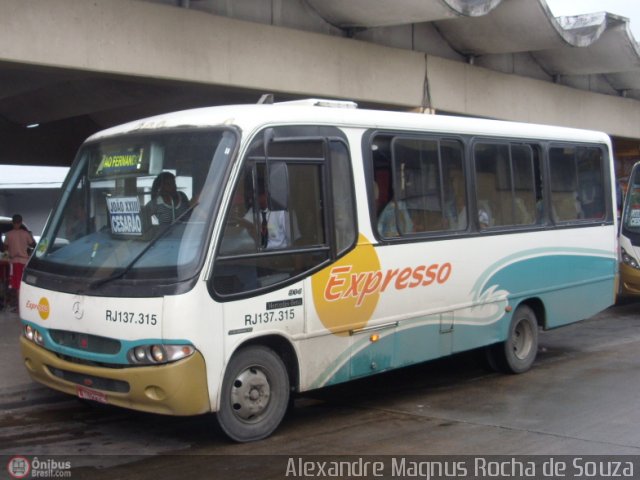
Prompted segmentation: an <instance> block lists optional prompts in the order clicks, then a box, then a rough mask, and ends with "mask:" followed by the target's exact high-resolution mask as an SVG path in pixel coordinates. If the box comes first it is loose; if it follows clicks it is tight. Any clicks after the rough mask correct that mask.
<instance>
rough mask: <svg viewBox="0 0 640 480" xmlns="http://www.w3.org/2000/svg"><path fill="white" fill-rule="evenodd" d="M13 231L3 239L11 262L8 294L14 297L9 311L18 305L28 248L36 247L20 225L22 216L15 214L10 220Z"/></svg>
mask: <svg viewBox="0 0 640 480" xmlns="http://www.w3.org/2000/svg"><path fill="white" fill-rule="evenodd" d="M11 223H12V225H13V229H12V230H9V231H8V232H7V235H6V238H5V247H4V248H5V250H6V251H7V252H9V261H10V262H11V273H10V275H9V292H10V294H11V295H12V296H13V297H15V298H14V300H13V302H11V301H10V304H9V306H10V309H17V307H18V305H19V294H20V281H21V280H22V272H23V271H24V266H25V265H26V263H27V261H29V248H33V247H35V245H36V241H35V240H34V238H33V235H32V234H31V232H30V231H29V230H27V228H26V227H25V226H24V225H23V224H22V215H19V214H15V215H14V216H13V218H12V219H11Z"/></svg>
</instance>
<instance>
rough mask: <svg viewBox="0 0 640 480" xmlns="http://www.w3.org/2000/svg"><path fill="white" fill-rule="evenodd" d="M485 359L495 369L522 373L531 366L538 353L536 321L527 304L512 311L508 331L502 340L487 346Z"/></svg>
mask: <svg viewBox="0 0 640 480" xmlns="http://www.w3.org/2000/svg"><path fill="white" fill-rule="evenodd" d="M486 353H487V361H488V362H489V365H490V366H491V367H492V368H493V369H494V370H497V371H501V372H505V373H524V372H526V371H527V370H529V369H530V368H531V365H533V362H534V361H535V359H536V355H537V354H538V321H537V319H536V314H535V313H534V311H533V310H532V309H531V308H530V307H528V306H527V305H520V306H519V307H518V308H516V311H515V312H513V316H512V317H511V323H510V324H509V332H508V335H507V339H506V340H505V341H504V342H501V343H497V344H495V345H491V346H489V347H487V350H486Z"/></svg>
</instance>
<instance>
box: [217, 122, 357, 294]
mask: <svg viewBox="0 0 640 480" xmlns="http://www.w3.org/2000/svg"><path fill="white" fill-rule="evenodd" d="M327 128H329V129H331V130H332V131H331V132H327ZM267 130H270V131H271V132H270V134H269V135H265V132H266V131H267ZM299 131H305V135H299V136H297V135H295V133H296V132H299ZM278 133H282V136H278ZM310 133H318V135H313V134H310ZM328 133H332V135H328ZM260 138H262V139H263V141H264V140H265V139H266V140H267V141H268V142H269V143H270V144H273V143H284V142H313V141H318V142H322V144H323V155H324V157H323V158H322V159H316V160H311V159H307V158H298V159H293V158H289V157H280V156H278V157H271V156H269V158H268V159H267V158H265V157H264V156H262V157H261V156H260V155H257V154H254V153H253V150H254V149H255V148H256V144H255V142H256V140H258V139H260ZM332 142H338V143H341V144H343V145H344V147H345V151H346V154H347V156H348V159H347V163H348V165H347V168H348V171H349V176H350V181H349V188H350V195H351V199H352V208H353V212H352V213H353V218H354V223H355V225H354V229H355V235H354V239H353V241H352V242H351V245H350V246H349V247H348V248H345V249H344V251H342V252H341V253H338V251H337V242H336V238H335V212H334V207H333V202H332V201H331V199H332V197H333V196H332V188H333V187H332V182H331V180H332V177H331V175H332V169H331V147H330V145H331V143H332ZM246 145H247V148H246V150H245V151H244V155H243V158H242V159H241V160H239V161H238V162H237V166H236V168H237V171H236V174H237V178H236V180H235V182H234V183H233V185H228V190H227V191H225V198H226V202H223V204H222V208H223V209H224V215H219V216H218V221H219V222H220V228H219V231H218V235H217V238H216V248H215V251H214V254H213V256H212V258H211V263H210V264H211V268H210V274H209V277H208V278H207V289H208V291H209V295H210V296H211V298H213V299H214V300H215V301H217V302H219V303H226V302H230V301H239V300H243V299H246V298H251V297H256V296H259V295H263V294H265V293H269V292H272V291H275V290H279V289H281V288H285V287H287V286H288V285H292V284H294V283H297V282H299V281H301V280H303V279H304V278H306V277H309V276H311V275H313V274H314V273H315V272H317V271H319V270H322V269H323V268H325V267H326V266H327V265H329V264H331V263H333V262H335V261H336V260H338V259H339V258H342V257H344V256H345V255H347V254H348V253H349V252H351V251H352V250H353V249H354V248H355V246H356V244H357V239H358V231H359V230H358V221H357V203H358V200H357V197H356V193H355V176H354V172H353V155H352V151H351V148H350V147H349V142H348V139H347V136H346V135H345V134H344V132H343V131H341V130H340V129H338V128H337V127H325V126H316V125H282V126H266V127H264V128H262V129H261V130H260V131H258V132H257V133H256V134H255V135H254V136H253V138H252V139H250V140H249V141H247V143H246ZM266 150H267V151H268V148H267V149H266ZM259 161H260V162H261V163H262V164H263V165H264V166H265V169H266V168H267V165H268V164H269V162H273V161H277V162H281V161H282V162H284V163H287V164H289V163H290V164H296V163H298V164H301V165H304V164H307V165H319V166H320V170H321V177H320V178H321V181H322V185H321V187H322V196H323V198H322V199H321V200H322V204H323V210H324V212H323V223H324V227H325V232H324V233H325V242H324V244H323V245H322V246H311V247H299V246H295V245H292V246H291V247H287V248H283V249H278V250H273V251H269V250H258V251H256V252H255V253H254V252H251V253H245V254H234V255H224V256H221V255H220V248H221V246H222V243H223V242H222V239H223V236H224V233H225V226H226V224H227V221H228V220H229V219H230V217H231V210H232V208H231V203H232V202H231V201H232V197H233V195H234V193H235V191H236V189H237V188H238V185H239V183H240V182H242V181H243V172H244V169H245V168H246V166H247V164H248V162H254V165H253V167H252V169H255V167H256V165H257V164H258V162H259ZM229 183H230V182H229ZM255 187H256V186H255V185H253V186H252V188H253V189H254V192H253V200H254V202H255V201H256V196H257V192H256V191H255V190H256V189H255ZM289 200H291V198H289ZM289 206H290V205H289ZM314 252H327V258H326V259H324V260H323V261H321V262H319V263H318V264H317V265H315V266H313V267H312V268H310V269H307V270H303V271H301V272H299V273H298V274H296V275H293V276H291V277H289V278H287V279H284V280H282V281H278V282H275V283H273V284H269V285H266V286H259V287H258V288H254V289H248V290H244V291H240V292H237V293H221V292H218V291H217V290H216V287H215V285H214V283H215V282H214V278H215V270H216V268H215V267H216V263H217V262H218V261H219V260H222V261H227V260H246V259H252V258H266V257H271V256H273V257H277V256H283V255H299V254H311V253H314Z"/></svg>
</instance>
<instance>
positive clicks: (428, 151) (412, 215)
mask: <svg viewBox="0 0 640 480" xmlns="http://www.w3.org/2000/svg"><path fill="white" fill-rule="evenodd" d="M372 152H373V162H374V179H375V182H376V187H377V192H376V194H377V198H376V205H377V206H380V207H381V208H380V209H379V211H378V212H377V214H378V216H377V230H378V233H379V235H380V236H381V237H383V238H393V237H401V236H403V235H407V234H414V233H418V234H419V233H434V232H444V231H447V232H448V231H457V230H465V229H466V228H467V214H466V193H465V181H464V166H463V160H464V154H463V147H462V144H461V143H460V142H459V141H457V140H451V139H445V138H442V139H441V138H435V137H429V138H421V137H415V136H408V135H407V136H393V137H392V136H389V137H386V136H383V135H380V136H378V137H376V138H375V139H374V141H373V148H372ZM387 172H390V173H391V179H388V174H387Z"/></svg>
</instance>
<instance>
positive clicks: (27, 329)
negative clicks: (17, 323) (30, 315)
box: [24, 325, 35, 342]
mask: <svg viewBox="0 0 640 480" xmlns="http://www.w3.org/2000/svg"><path fill="white" fill-rule="evenodd" d="M34 333H35V329H34V328H33V327H31V325H25V327H24V336H25V337H26V338H27V340H31V341H32V342H33V335H34Z"/></svg>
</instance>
